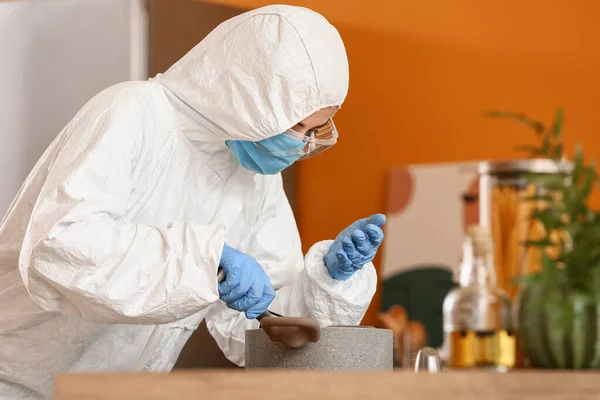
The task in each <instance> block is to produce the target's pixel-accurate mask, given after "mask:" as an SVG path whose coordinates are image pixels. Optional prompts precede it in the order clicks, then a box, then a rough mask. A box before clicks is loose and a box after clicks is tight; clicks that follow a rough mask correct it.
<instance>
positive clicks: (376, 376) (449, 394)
mask: <svg viewBox="0 0 600 400" xmlns="http://www.w3.org/2000/svg"><path fill="white" fill-rule="evenodd" d="M54 398H55V400H75V399H77V400H80V399H86V400H125V399H127V400H131V399H134V400H136V399H140V400H141V399H144V400H155V399H161V400H171V399H173V400H186V399H202V400H212V399H214V400H229V399H232V400H234V399H235V400H249V399H261V400H291V399H302V400H335V399H340V400H342V399H343V400H365V399H378V400H388V399H389V400H392V399H393V400H400V399H410V400H426V399H427V400H428V399H460V400H471V399H472V400H508V399H510V400H534V399H535V400H537V399H540V400H542V399H543V400H567V399H568V400H575V399H577V400H588V399H594V400H597V399H600V373H597V372H577V373H572V372H538V371H530V372H510V373H506V374H499V373H484V372H448V371H446V372H443V373H441V374H414V373H412V372H408V371H407V372H389V373H379V372H323V371H318V372H315V371H306V372H304V371H257V370H255V371H244V370H240V371H235V370H221V371H219V370H203V371H190V372H174V373H171V374H80V375H78V374H69V375H62V376H58V377H57V378H56V383H55V397H54Z"/></svg>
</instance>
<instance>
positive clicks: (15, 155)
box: [0, 0, 147, 219]
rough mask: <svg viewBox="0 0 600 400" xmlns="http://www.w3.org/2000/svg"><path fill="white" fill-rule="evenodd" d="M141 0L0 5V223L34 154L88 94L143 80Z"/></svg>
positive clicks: (32, 0) (47, 0) (144, 34)
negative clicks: (133, 80) (131, 81)
mask: <svg viewBox="0 0 600 400" xmlns="http://www.w3.org/2000/svg"><path fill="white" fill-rule="evenodd" d="M140 4H141V0H140V1H138V0H131V1H130V0H38V1H35V0H30V1H17V2H8V3H6V2H4V3H0V219H1V217H2V216H3V215H4V213H5V212H6V210H7V209H8V207H9V205H10V203H11V202H12V199H13V197H14V196H15V194H16V193H17V191H18V190H19V187H20V186H21V184H22V182H23V180H24V179H25V177H26V176H27V174H28V173H29V171H30V169H31V168H32V167H33V165H34V164H35V162H36V161H37V159H38V158H39V156H40V155H41V154H42V153H43V151H44V150H45V149H46V147H47V146H48V145H49V144H50V142H51V141H52V140H53V139H54V138H55V137H56V135H57V134H58V133H59V132H60V131H61V130H62V128H63V127H64V126H65V125H66V124H67V123H68V122H69V120H70V119H71V118H72V117H73V116H74V115H75V113H76V112H77V111H78V110H79V109H80V108H81V106H83V104H84V103H85V102H86V101H88V100H89V99H90V98H91V97H92V96H93V95H94V94H96V93H97V92H99V91H100V90H102V89H104V88H105V87H107V86H110V85H112V84H114V83H117V82H121V81H125V80H129V79H144V78H146V74H147V72H146V71H147V40H146V38H147V26H146V21H147V19H146V15H145V14H144V8H143V7H141V5H140Z"/></svg>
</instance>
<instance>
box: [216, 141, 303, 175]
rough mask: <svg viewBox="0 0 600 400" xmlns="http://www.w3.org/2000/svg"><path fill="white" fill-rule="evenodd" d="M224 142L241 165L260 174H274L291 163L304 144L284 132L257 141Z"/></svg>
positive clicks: (299, 153)
mask: <svg viewBox="0 0 600 400" xmlns="http://www.w3.org/2000/svg"><path fill="white" fill-rule="evenodd" d="M225 143H226V144H227V146H228V147H229V148H230V149H231V151H233V154H234V155H235V158H237V159H238V161H239V163H240V164H241V166H242V167H244V168H246V169H249V170H250V171H254V172H256V173H259V174H261V175H275V174H277V173H279V172H281V171H283V170H284V169H286V168H287V167H289V166H290V165H292V164H293V163H294V161H296V160H297V159H299V158H300V157H301V156H302V149H304V145H305V143H304V142H303V141H302V140H300V139H297V138H295V137H292V136H290V135H288V134H286V133H281V134H279V135H276V136H273V137H270V138H268V139H263V140H260V141H258V142H251V141H249V140H227V141H225ZM290 150H297V152H294V151H290ZM290 153H292V154H291V155H290Z"/></svg>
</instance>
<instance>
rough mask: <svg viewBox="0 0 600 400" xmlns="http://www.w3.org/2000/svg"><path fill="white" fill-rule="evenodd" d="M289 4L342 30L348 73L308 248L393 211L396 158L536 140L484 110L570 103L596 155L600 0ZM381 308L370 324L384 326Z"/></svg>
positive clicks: (302, 222) (304, 230) (312, 208)
mask: <svg viewBox="0 0 600 400" xmlns="http://www.w3.org/2000/svg"><path fill="white" fill-rule="evenodd" d="M217 2H221V3H228V4H232V5H236V6H240V7H247V8H252V7H256V6H262V5H266V4H269V3H271V2H269V1H261V0H225V1H217ZM289 3H290V4H296V5H304V6H308V7H310V8H312V9H314V10H316V11H319V12H321V13H323V14H324V15H325V16H326V17H327V18H328V19H329V20H330V21H332V22H333V23H334V24H335V25H336V26H337V27H338V29H339V30H340V32H341V35H342V37H343V39H344V42H345V44H346V47H347V51H348V56H349V59H350V68H351V70H350V93H349V97H348V100H347V103H346V104H345V105H344V107H343V109H342V111H340V112H339V113H338V114H337V115H336V124H337V125H338V129H339V131H340V141H339V143H338V145H336V146H335V147H334V148H333V149H332V150H330V151H328V152H327V153H324V154H323V155H322V156H320V157H316V158H314V159H310V160H308V161H306V162H302V163H299V174H300V176H299V183H298V184H299V187H298V193H299V198H298V205H299V218H298V223H299V227H300V231H301V234H302V238H303V242H304V243H305V247H308V245H310V244H311V243H314V242H315V241H317V240H321V239H324V238H333V237H334V236H335V235H336V234H337V232H338V231H339V230H340V229H342V228H344V227H345V226H347V225H348V224H349V223H351V222H352V221H354V220H355V219H357V218H359V217H363V216H366V215H369V214H371V213H374V212H378V211H382V210H384V206H385V204H384V198H385V179H386V173H387V171H388V169H389V168H390V167H391V166H393V165H399V164H405V163H415V162H437V161H452V160H465V159H482V158H507V157H515V156H517V154H516V153H515V152H514V150H513V148H514V146H515V145H516V144H518V143H522V142H523V141H527V140H529V139H530V138H531V137H532V135H531V134H530V133H529V132H528V131H527V130H524V129H522V128H520V127H516V126H515V125H514V124H512V123H507V122H501V121H489V120H485V119H483V118H482V117H481V113H482V111H484V110H487V109H509V110H518V111H525V112H527V113H529V114H531V115H532V116H535V117H538V118H543V119H544V120H549V119H550V118H551V117H552V116H553V113H554V110H555V108H556V107H557V106H559V105H562V106H563V107H564V108H565V112H566V121H567V127H566V129H567V134H568V135H569V137H571V138H575V139H576V140H578V141H581V142H583V144H584V146H585V148H586V151H587V152H588V153H589V154H590V155H594V156H597V155H598V153H599V149H600V137H598V133H600V132H596V127H598V126H600V112H599V111H598V107H600V105H599V103H600V41H599V40H600V25H597V23H598V21H600V1H595V0H563V1H560V0H546V1H541V0H538V1H535V0H486V1H481V0H419V1H415V0H396V1H394V0H389V1H383V0H372V1H368V2H366V1H361V2H358V1H355V2H351V1H348V0H304V1H301V0H299V1H291V2H289ZM569 143H570V144H571V145H572V141H571V142H569ZM377 306H378V301H375V302H374V305H373V307H372V310H370V313H369V314H368V316H367V318H366V320H365V322H367V323H371V324H373V323H375V315H376V314H374V309H375V308H376V307H377Z"/></svg>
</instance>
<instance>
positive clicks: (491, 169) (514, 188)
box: [478, 159, 564, 301]
mask: <svg viewBox="0 0 600 400" xmlns="http://www.w3.org/2000/svg"><path fill="white" fill-rule="evenodd" d="M562 168H564V165H559V164H558V163H556V162H555V161H553V160H547V159H529V160H513V161H485V162H481V163H480V164H479V168H478V171H479V221H480V224H481V225H482V226H487V227H488V228H489V229H490V230H491V232H492V238H493V242H494V265H495V269H496V276H497V282H498V287H500V288H501V289H503V290H505V291H506V292H507V293H508V295H509V296H510V298H511V300H513V301H514V300H515V298H516V296H517V293H518V284H517V282H516V281H515V280H516V279H517V278H519V277H521V276H524V275H527V274H530V273H533V272H537V271H539V269H540V257H541V252H540V250H539V249H536V248H526V247H525V241H527V240H538V239H541V238H542V236H543V234H544V229H543V225H542V224H541V223H540V222H539V221H534V220H533V219H532V218H531V213H532V212H533V211H535V210H539V209H542V208H543V207H544V201H542V200H536V201H524V200H526V199H527V198H528V197H531V196H534V195H541V194H548V191H547V190H546V189H545V188H544V187H543V186H542V185H539V184H533V183H531V180H530V179H528V176H530V175H531V174H541V175H550V174H556V173H558V172H560V171H561V170H563V169H562Z"/></svg>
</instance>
